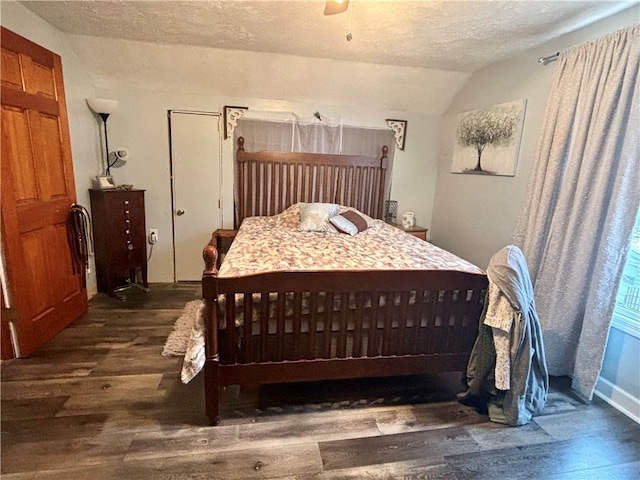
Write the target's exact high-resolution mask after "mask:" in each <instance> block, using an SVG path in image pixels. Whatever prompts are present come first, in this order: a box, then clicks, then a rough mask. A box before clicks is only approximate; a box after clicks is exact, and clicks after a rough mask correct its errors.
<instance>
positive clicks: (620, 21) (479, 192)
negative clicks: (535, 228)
mask: <svg viewBox="0 0 640 480" xmlns="http://www.w3.org/2000/svg"><path fill="white" fill-rule="evenodd" d="M639 12H640V7H638V6H637V5H636V6H635V7H634V8H631V9H628V10H625V11H623V12H621V13H619V14H617V15H614V16H612V17H609V18H608V19H605V20H602V21H600V22H597V23H595V24H593V25H591V26H589V27H586V28H583V29H581V30H578V31H576V32H573V33H571V34H568V35H565V36H562V37H560V38H558V39H556V40H554V41H552V42H549V43H547V44H545V45H543V46H542V47H539V48H536V49H533V50H531V51H529V52H527V53H526V54H525V55H521V56H518V57H516V58H514V59H512V60H509V61H505V62H501V63H496V64H494V65H492V66H489V67H487V68H485V69H483V70H481V71H479V72H476V73H475V74H474V75H473V76H472V77H471V78H470V79H469V80H468V81H467V83H466V85H465V86H464V87H463V88H462V89H461V90H460V92H459V93H458V94H457V95H456V97H455V99H454V100H453V102H452V103H451V107H450V108H449V110H448V111H447V113H446V115H444V117H443V120H442V125H441V129H440V141H439V147H438V181H437V189H436V198H435V204H434V216H433V221H432V228H433V230H432V241H433V242H434V243H436V244H437V245H439V246H441V247H444V248H446V249H448V250H450V251H452V252H454V253H456V254H458V255H460V256H462V257H464V258H466V259H468V260H470V261H472V262H474V263H476V264H477V265H479V266H480V267H486V266H487V264H488V262H489V259H490V258H491V256H492V255H493V254H494V253H495V252H496V251H498V250H499V249H500V248H501V247H503V246H504V245H506V244H508V243H510V242H511V236H512V234H513V231H514V228H515V224H516V219H517V216H518V213H519V212H520V206H521V204H522V201H523V195H524V190H525V188H526V184H527V180H528V178H529V174H530V172H531V166H532V164H533V158H534V154H535V149H536V146H537V142H538V135H539V133H540V128H541V125H542V118H543V114H544V109H545V106H546V101H547V95H548V93H549V89H550V87H551V81H552V77H553V67H554V65H555V64H554V63H551V64H549V65H547V66H546V67H545V66H542V65H540V64H538V63H537V60H538V58H539V57H541V56H546V55H550V54H553V53H555V52H558V51H562V50H564V49H566V48H568V47H570V46H571V45H575V44H577V43H581V42H584V41H588V40H593V39H596V38H599V37H602V36H605V35H607V34H609V33H613V32H615V31H616V30H619V29H621V28H624V27H627V26H631V25H635V24H637V23H638V18H640V17H639V15H640V13H639ZM521 98H524V99H526V100H527V106H526V112H525V118H524V129H523V134H522V143H521V146H520V155H519V159H518V166H517V172H516V176H515V177H492V176H482V177H479V176H475V175H460V174H455V175H454V174H452V173H450V167H451V158H452V153H453V148H454V136H455V123H456V117H457V115H458V114H459V113H462V112H466V111H469V110H474V109H477V108H483V107H488V106H491V105H494V104H498V103H503V102H507V101H511V100H516V99H521Z"/></svg>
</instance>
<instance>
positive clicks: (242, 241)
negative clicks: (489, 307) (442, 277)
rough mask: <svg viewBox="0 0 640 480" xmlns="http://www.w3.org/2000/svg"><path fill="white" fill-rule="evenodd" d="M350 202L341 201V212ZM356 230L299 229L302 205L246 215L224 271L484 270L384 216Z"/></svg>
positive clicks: (230, 273)
mask: <svg viewBox="0 0 640 480" xmlns="http://www.w3.org/2000/svg"><path fill="white" fill-rule="evenodd" d="M344 210H346V207H341V212H342V211H344ZM361 215H363V214H361ZM363 216H364V217H365V218H366V219H367V223H368V225H369V228H367V229H366V230H365V231H363V232H360V233H359V234H357V235H356V236H353V237H352V236H350V235H347V234H344V233H338V232H337V231H335V232H300V231H298V224H299V222H300V214H299V208H298V205H297V204H296V205H293V206H291V207H289V208H288V209H287V210H285V211H284V212H282V213H280V214H278V215H274V216H271V217H249V218H246V219H245V220H244V221H243V222H242V225H241V226H240V229H239V231H238V234H237V236H236V238H235V239H234V241H233V243H232V244H231V247H230V249H229V251H228V252H227V255H226V256H225V258H224V261H223V262H222V266H221V267H220V272H219V274H218V276H219V277H240V276H245V275H252V274H257V273H265V272H273V271H318V270H372V269H379V270H426V269H433V270H461V271H465V272H470V273H484V272H483V271H482V270H481V269H480V268H478V267H477V266H475V265H473V264H472V263H470V262H468V261H466V260H463V259H462V258H460V257H458V256H456V255H454V254H453V253H451V252H448V251H446V250H443V249H441V248H439V247H436V246H435V245H432V244H431V243H428V242H425V241H424V240H420V239H419V238H416V237H414V236H412V235H409V234H408V233H406V232H404V231H402V230H400V229H399V228H396V227H393V226H392V225H389V224H387V223H385V222H383V221H382V220H374V219H371V218H369V217H366V216H365V215H363Z"/></svg>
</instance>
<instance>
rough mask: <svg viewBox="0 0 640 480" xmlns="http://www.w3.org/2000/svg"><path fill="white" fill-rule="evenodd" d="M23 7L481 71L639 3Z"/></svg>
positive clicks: (48, 15) (104, 23)
mask: <svg viewBox="0 0 640 480" xmlns="http://www.w3.org/2000/svg"><path fill="white" fill-rule="evenodd" d="M20 3H21V4H22V5H24V6H25V7H26V8H28V9H29V10H31V11H33V12H35V13H36V14H38V15H39V16H40V17H42V18H43V19H44V20H46V21H47V22H49V23H50V24H52V25H54V26H55V27H57V28H59V29H60V30H62V31H64V32H67V33H72V34H81V35H93V36H98V37H111V38H123V39H129V40H139V41H145V42H154V43H169V44H190V45H200V46H209V47H215V48H223V49H232V50H248V51H255V52H272V53H282V54H290V55H303V56H309V57H321V58H332V59H338V60H347V61H358V62H367V63H378V64H387V65H399V66H410V67H423V68H436V69H443V70H454V71H460V72H472V71H474V70H477V69H478V68H481V67H483V66H484V65H487V64H490V63H493V62H496V61H499V60H503V59H506V58H509V57H511V56H514V55H517V54H519V53H521V52H523V51H526V50H528V49H530V48H533V47H536V46H538V45H541V44H543V43H545V42H546V41H548V40H550V39H552V38H554V37H557V36H559V35H562V34H565V33H568V32H570V31H572V30H576V29H578V28H580V27H583V26H585V25H588V24H589V23H592V22H594V21H597V20H599V19H602V18H604V17H607V16H609V15H612V14H614V13H617V12H619V11H621V10H623V9H625V8H627V7H630V6H632V5H634V4H637V3H638V1H637V0H634V1H568V0H555V1H539V0H520V1H499V0H482V1H478V0H474V1H469V0H467V1H464V0H447V1H440V0H412V1H406V0H393V1H388V0H387V1H382V0H381V1H377V0H351V5H350V7H349V10H348V11H347V12H345V13H341V14H337V15H332V16H324V15H323V10H324V0H276V1H268V0H259V1H253V0H225V1H208V0H200V1H149V0H147V1H117V0H113V1H22V2H20ZM347 33H351V34H352V36H353V39H352V40H351V41H347V39H346V36H347ZM550 53H552V52H550Z"/></svg>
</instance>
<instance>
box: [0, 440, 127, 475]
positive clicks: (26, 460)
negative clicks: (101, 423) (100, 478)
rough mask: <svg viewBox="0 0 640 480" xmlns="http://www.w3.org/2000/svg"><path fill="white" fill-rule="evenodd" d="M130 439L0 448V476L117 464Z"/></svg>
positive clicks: (40, 443) (21, 444) (61, 441)
mask: <svg viewBox="0 0 640 480" xmlns="http://www.w3.org/2000/svg"><path fill="white" fill-rule="evenodd" d="M132 438H133V436H132V435H122V434H118V435H103V436H94V437H88V438H81V437H76V438H72V439H70V438H66V439H55V440H48V441H43V442H29V443H20V444H14V445H8V446H6V447H5V446H4V445H3V448H2V449H3V455H2V466H1V467H0V473H2V475H4V474H5V473H17V472H30V471H38V470H41V469H56V468H63V467H67V466H69V465H101V464H108V463H114V462H116V463H120V462H122V460H123V458H124V455H125V453H126V451H127V449H128V448H129V445H130V443H131V440H132ZM61 452H64V455H61V454H60V453H61Z"/></svg>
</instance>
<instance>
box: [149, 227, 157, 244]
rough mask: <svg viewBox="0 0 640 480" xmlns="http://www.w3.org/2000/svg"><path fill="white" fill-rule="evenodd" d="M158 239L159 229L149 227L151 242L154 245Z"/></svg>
mask: <svg viewBox="0 0 640 480" xmlns="http://www.w3.org/2000/svg"><path fill="white" fill-rule="evenodd" d="M157 241H158V229H157V228H150V229H149V244H150V245H153V244H154V243H156V242H157Z"/></svg>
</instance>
